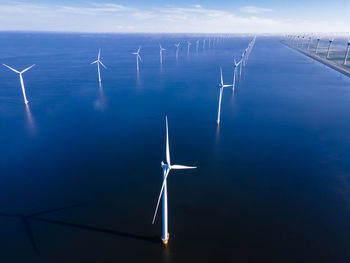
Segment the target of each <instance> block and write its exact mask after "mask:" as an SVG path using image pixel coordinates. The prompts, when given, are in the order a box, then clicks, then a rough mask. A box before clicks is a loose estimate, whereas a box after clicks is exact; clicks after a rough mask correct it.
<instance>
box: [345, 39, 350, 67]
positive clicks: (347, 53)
mask: <svg viewBox="0 0 350 263" xmlns="http://www.w3.org/2000/svg"><path fill="white" fill-rule="evenodd" d="M349 48H350V39H349V40H348V46H347V48H346V52H345V57H344V65H346V62H347V60H348V55H349Z"/></svg>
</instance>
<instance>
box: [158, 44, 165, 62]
mask: <svg viewBox="0 0 350 263" xmlns="http://www.w3.org/2000/svg"><path fill="white" fill-rule="evenodd" d="M163 50H166V49H165V48H162V45H161V44H159V59H160V64H163Z"/></svg>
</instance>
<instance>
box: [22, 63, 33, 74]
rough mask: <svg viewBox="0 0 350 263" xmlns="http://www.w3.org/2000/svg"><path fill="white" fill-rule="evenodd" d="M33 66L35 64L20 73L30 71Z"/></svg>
mask: <svg viewBox="0 0 350 263" xmlns="http://www.w3.org/2000/svg"><path fill="white" fill-rule="evenodd" d="M34 66H35V64H33V65H31V66H30V67H28V68H26V69H24V70H22V71H21V73H24V72H26V71H27V70H30V69H31V68H32V67H34Z"/></svg>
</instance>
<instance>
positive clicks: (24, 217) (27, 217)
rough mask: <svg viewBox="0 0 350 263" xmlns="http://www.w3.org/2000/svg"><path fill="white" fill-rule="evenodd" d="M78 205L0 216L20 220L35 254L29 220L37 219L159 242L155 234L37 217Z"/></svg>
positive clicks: (34, 243) (34, 244) (0, 214)
mask: <svg viewBox="0 0 350 263" xmlns="http://www.w3.org/2000/svg"><path fill="white" fill-rule="evenodd" d="M80 206H81V205H71V206H65V207H59V208H54V209H47V210H42V211H39V212H36V213H32V214H29V215H25V214H7V213H2V212H0V216H2V217H9V218H15V219H19V220H20V221H22V222H23V225H24V228H25V231H26V234H27V236H28V239H29V241H30V243H31V246H32V248H33V250H34V252H35V253H36V254H37V255H39V250H38V247H37V245H36V242H35V239H34V234H33V230H32V227H31V225H30V223H29V220H35V221H39V222H46V223H51V224H56V225H61V226H67V227H73V228H77V229H83V230H89V231H94V232H99V233H104V234H109V235H115V236H120V237H125V238H131V239H137V240H141V241H147V242H150V243H155V244H160V243H161V240H160V238H159V237H158V236H156V235H154V236H144V235H138V234H133V233H128V232H123V231H118V230H113V229H106V228H101V227H95V226H89V225H83V224H78V223H70V222H65V221H60V220H55V219H46V218H41V217H39V216H41V215H47V214H50V213H55V212H59V211H63V210H66V209H70V208H75V207H80Z"/></svg>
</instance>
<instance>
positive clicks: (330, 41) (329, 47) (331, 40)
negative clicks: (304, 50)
mask: <svg viewBox="0 0 350 263" xmlns="http://www.w3.org/2000/svg"><path fill="white" fill-rule="evenodd" d="M333 41H334V38H330V39H329V45H328V51H327V58H329V52H330V50H331V45H332V43H333Z"/></svg>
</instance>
